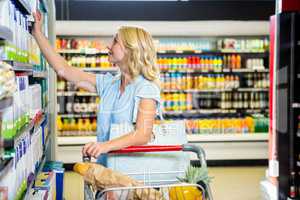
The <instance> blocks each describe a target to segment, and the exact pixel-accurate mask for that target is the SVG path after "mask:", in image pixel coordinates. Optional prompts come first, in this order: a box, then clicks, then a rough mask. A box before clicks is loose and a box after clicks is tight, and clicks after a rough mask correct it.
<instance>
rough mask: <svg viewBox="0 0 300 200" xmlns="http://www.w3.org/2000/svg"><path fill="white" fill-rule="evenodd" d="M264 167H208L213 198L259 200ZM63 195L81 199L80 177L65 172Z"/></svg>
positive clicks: (68, 199) (73, 199) (68, 198)
mask: <svg viewBox="0 0 300 200" xmlns="http://www.w3.org/2000/svg"><path fill="white" fill-rule="evenodd" d="M265 170H266V167H210V168H209V173H210V176H213V177H214V179H213V180H212V184H211V187H212V191H213V196H214V200H259V199H261V198H260V190H259V182H260V181H261V180H262V179H263V178H264V175H265ZM64 197H65V199H66V200H82V199H83V181H82V178H81V177H80V176H79V175H77V174H75V173H72V172H67V173H66V174H65V188H64Z"/></svg>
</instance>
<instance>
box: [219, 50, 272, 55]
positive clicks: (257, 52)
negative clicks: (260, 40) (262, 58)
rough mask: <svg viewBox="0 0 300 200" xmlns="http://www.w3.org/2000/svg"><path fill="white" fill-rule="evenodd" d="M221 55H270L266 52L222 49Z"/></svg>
mask: <svg viewBox="0 0 300 200" xmlns="http://www.w3.org/2000/svg"><path fill="white" fill-rule="evenodd" d="M220 52H221V53H249V54H262V53H264V54H265V53H268V51H265V50H257V51H241V50H233V49H221V50H220Z"/></svg>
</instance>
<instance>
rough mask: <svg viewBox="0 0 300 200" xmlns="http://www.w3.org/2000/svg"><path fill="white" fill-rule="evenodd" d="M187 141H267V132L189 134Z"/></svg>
mask: <svg viewBox="0 0 300 200" xmlns="http://www.w3.org/2000/svg"><path fill="white" fill-rule="evenodd" d="M187 138H188V141H189V142H237V141H247V142H249V141H268V138H269V134H268V133H246V134H243V133H236V134H189V135H187Z"/></svg>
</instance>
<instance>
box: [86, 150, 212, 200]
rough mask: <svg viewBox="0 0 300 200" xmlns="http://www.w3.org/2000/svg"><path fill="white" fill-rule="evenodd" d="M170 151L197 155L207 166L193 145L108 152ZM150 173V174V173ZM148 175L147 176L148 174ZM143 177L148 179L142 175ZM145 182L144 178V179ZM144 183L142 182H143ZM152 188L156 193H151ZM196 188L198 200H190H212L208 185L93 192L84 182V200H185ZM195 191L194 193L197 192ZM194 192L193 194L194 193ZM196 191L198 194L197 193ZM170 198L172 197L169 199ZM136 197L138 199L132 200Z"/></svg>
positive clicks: (163, 185)
mask: <svg viewBox="0 0 300 200" xmlns="http://www.w3.org/2000/svg"><path fill="white" fill-rule="evenodd" d="M171 151H182V152H192V153H196V154H197V158H198V159H199V161H200V165H201V166H205V167H206V166H207V164H206V159H205V152H204V150H203V149H202V148H201V147H199V146H195V145H191V144H184V145H167V146H160V145H153V146H150V145H145V146H131V147H127V148H125V149H122V150H117V151H112V152H109V153H110V154H112V153H117V154H128V153H138V152H143V153H145V152H171ZM83 161H84V162H90V157H85V156H84V157H83ZM150 173H151V172H150ZM148 175H149V174H148ZM144 177H149V176H147V175H145V174H144ZM145 181H146V178H145ZM145 181H144V182H145ZM153 188H155V190H156V191H158V192H154V193H153ZM193 188H194V189H195V188H197V189H198V190H199V191H201V192H200V193H198V194H201V195H199V198H196V199H194V198H192V199H193V200H212V199H213V198H212V193H211V189H210V186H209V185H208V184H204V183H203V184H201V185H200V184H183V183H180V184H178V183H177V184H167V185H165V184H157V185H156V184H155V185H147V186H135V187H121V188H109V189H105V190H102V191H93V189H92V187H91V186H90V185H89V184H87V183H86V182H84V200H95V199H96V200H102V199H103V200H117V199H118V200H133V199H143V200H144V199H145V200H163V199H164V200H169V199H172V200H185V199H186V198H185V196H184V195H183V194H184V193H185V192H186V191H187V190H192V189H193ZM198 190H196V191H198ZM196 191H194V192H196ZM199 191H198V192H199ZM171 196H172V197H171ZM134 197H138V198H134Z"/></svg>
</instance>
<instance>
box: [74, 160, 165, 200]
mask: <svg viewBox="0 0 300 200" xmlns="http://www.w3.org/2000/svg"><path fill="white" fill-rule="evenodd" d="M80 165H81V166H82V167H86V166H88V169H87V170H86V171H85V173H83V174H82V175H83V176H84V180H85V181H86V182H87V183H88V184H90V185H92V186H93V188H94V189H95V190H100V191H101V190H105V189H109V188H120V187H136V186H143V184H141V183H140V182H138V181H136V180H134V179H132V178H130V177H129V176H126V175H123V174H121V173H119V172H117V171H113V170H111V169H109V168H106V167H103V166H102V165H99V164H96V163H88V164H86V163H83V164H80V163H79V164H77V167H76V165H75V168H74V169H75V171H78V170H76V168H80V167H78V166H80ZM124 192H125V193H126V197H127V198H126V199H128V200H129V199H130V200H142V199H150V200H163V199H164V197H163V195H162V194H161V193H160V192H159V191H157V190H155V189H152V188H150V189H146V190H145V189H134V190H127V191H126V190H125V191H124ZM124 192H122V196H123V195H124ZM110 195H111V196H115V197H117V196H118V195H119V194H117V192H113V193H112V192H110ZM111 199H114V198H113V197H112V198H111Z"/></svg>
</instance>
